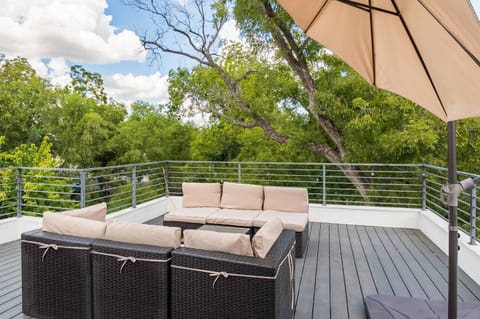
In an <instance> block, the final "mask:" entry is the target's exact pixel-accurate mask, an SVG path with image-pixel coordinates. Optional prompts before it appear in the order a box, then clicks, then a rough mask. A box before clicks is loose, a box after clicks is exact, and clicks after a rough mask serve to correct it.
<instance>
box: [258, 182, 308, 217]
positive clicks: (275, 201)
mask: <svg viewBox="0 0 480 319" xmlns="http://www.w3.org/2000/svg"><path fill="white" fill-rule="evenodd" d="M264 193H265V200H264V202H263V209H264V210H278V211H282V212H294V213H308V190H307V189H306V188H299V187H278V186H265V187H264Z"/></svg>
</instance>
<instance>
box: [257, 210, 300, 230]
mask: <svg viewBox="0 0 480 319" xmlns="http://www.w3.org/2000/svg"><path fill="white" fill-rule="evenodd" d="M274 218H280V220H281V221H282V223H283V228H285V229H292V230H294V231H296V232H302V231H304V229H305V226H307V224H308V214H305V213H285V212H277V211H263V212H261V213H260V214H259V215H258V216H257V217H256V218H255V220H254V221H253V226H255V227H262V226H263V225H265V223H266V222H268V221H270V220H272V219H274Z"/></svg>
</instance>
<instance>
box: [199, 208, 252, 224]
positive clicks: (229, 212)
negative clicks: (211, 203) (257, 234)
mask: <svg viewBox="0 0 480 319" xmlns="http://www.w3.org/2000/svg"><path fill="white" fill-rule="evenodd" d="M260 212H261V211H260V210H243V209H222V210H220V211H218V212H216V213H213V214H212V215H210V216H208V217H207V223H209V224H220V225H232V226H242V227H252V226H253V221H254V220H255V218H256V217H257V216H258V214H260Z"/></svg>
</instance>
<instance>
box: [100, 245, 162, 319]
mask: <svg viewBox="0 0 480 319" xmlns="http://www.w3.org/2000/svg"><path fill="white" fill-rule="evenodd" d="M171 251H172V249H171V248H163V247H155V246H148V245H137V244H127V243H119V242H113V241H107V240H96V241H94V242H93V244H92V273H93V304H94V307H93V313H94V318H95V319H97V318H99V319H100V318H142V319H149V318H169V283H170V261H169V260H170V253H171Z"/></svg>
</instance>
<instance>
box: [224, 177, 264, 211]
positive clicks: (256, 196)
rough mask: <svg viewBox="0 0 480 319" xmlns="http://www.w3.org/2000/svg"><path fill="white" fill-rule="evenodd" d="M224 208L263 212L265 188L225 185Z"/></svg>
mask: <svg viewBox="0 0 480 319" xmlns="http://www.w3.org/2000/svg"><path fill="white" fill-rule="evenodd" d="M220 206H221V207H222V208H231V209H249V210H261V209H262V206H263V186H259V185H250V184H235V183H228V182H225V183H223V194H222V201H221V203H220Z"/></svg>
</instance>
